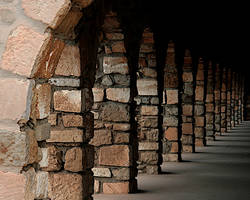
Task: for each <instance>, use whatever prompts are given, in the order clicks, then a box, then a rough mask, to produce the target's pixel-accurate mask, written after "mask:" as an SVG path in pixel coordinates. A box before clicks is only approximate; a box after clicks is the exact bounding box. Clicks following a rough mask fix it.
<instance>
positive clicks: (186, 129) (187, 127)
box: [182, 123, 193, 134]
mask: <svg viewBox="0 0 250 200" xmlns="http://www.w3.org/2000/svg"><path fill="white" fill-rule="evenodd" d="M182 133H183V134H193V124H192V123H182Z"/></svg>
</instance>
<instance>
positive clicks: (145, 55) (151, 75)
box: [135, 28, 161, 174]
mask: <svg viewBox="0 0 250 200" xmlns="http://www.w3.org/2000/svg"><path fill="white" fill-rule="evenodd" d="M156 67H157V66H156V55H155V47H154V38H153V33H152V31H151V30H150V29H149V28H146V29H145V30H144V32H143V37H142V41H141V48H140V54H139V68H138V71H137V74H138V77H137V78H138V79H137V91H138V96H137V97H136V98H135V100H136V102H137V115H136V121H137V123H138V125H137V132H138V139H139V147H138V150H139V160H138V170H139V173H147V174H158V173H159V172H160V164H161V163H160V160H159V155H158V154H159V153H160V151H159V125H158V118H159V108H158V107H159V98H158V88H157V71H156Z"/></svg>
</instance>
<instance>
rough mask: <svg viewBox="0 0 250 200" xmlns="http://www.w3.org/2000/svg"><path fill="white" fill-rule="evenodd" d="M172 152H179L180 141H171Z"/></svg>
mask: <svg viewBox="0 0 250 200" xmlns="http://www.w3.org/2000/svg"><path fill="white" fill-rule="evenodd" d="M170 152H171V153H178V152H179V145H178V142H171V149H170Z"/></svg>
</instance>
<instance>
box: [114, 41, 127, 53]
mask: <svg viewBox="0 0 250 200" xmlns="http://www.w3.org/2000/svg"><path fill="white" fill-rule="evenodd" d="M111 49H112V52H113V53H125V52H126V49H125V46H124V42H123V41H118V42H114V43H113V44H112V45H111Z"/></svg>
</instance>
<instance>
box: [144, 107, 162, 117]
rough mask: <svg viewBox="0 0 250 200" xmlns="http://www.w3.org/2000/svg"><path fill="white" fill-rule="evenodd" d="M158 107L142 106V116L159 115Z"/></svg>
mask: <svg viewBox="0 0 250 200" xmlns="http://www.w3.org/2000/svg"><path fill="white" fill-rule="evenodd" d="M158 112H159V111H158V106H141V115H158Z"/></svg>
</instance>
